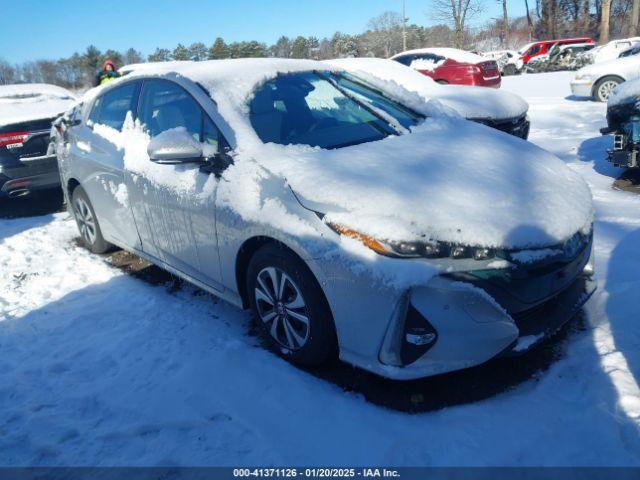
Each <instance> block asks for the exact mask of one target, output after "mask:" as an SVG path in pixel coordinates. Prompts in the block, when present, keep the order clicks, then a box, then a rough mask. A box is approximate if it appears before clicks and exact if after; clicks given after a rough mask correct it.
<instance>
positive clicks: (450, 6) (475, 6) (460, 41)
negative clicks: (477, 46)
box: [432, 0, 482, 48]
mask: <svg viewBox="0 0 640 480" xmlns="http://www.w3.org/2000/svg"><path fill="white" fill-rule="evenodd" d="M432 5H433V10H434V14H433V16H434V17H435V18H436V19H439V20H442V21H446V22H449V23H450V24H451V25H452V26H453V31H454V45H455V47H456V48H463V47H464V44H465V34H466V26H467V21H468V20H469V19H471V18H473V17H474V16H476V15H478V14H479V13H480V12H481V11H482V0H433V3H432Z"/></svg>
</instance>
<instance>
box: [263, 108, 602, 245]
mask: <svg viewBox="0 0 640 480" xmlns="http://www.w3.org/2000/svg"><path fill="white" fill-rule="evenodd" d="M264 147H265V151H264V154H263V155H260V161H261V164H262V165H263V166H265V167H266V168H267V169H268V170H270V171H272V172H273V173H275V174H277V175H280V176H282V177H284V178H286V180H287V182H288V183H289V185H290V186H291V188H292V189H293V191H294V192H295V193H296V195H297V196H298V198H299V199H300V201H301V203H302V204H303V205H304V206H305V207H307V208H310V209H312V210H316V211H320V212H321V213H324V214H325V215H326V217H325V218H326V219H327V221H331V222H336V223H338V224H341V225H343V226H346V227H348V228H352V229H356V230H358V231H360V232H362V233H365V234H368V235H371V236H373V237H376V238H378V239H381V240H396V241H412V240H420V239H423V240H424V239H425V238H426V239H431V240H439V241H446V242H456V243H463V244H467V245H481V246H487V247H502V248H528V247H541V246H547V245H553V244H557V243H559V242H562V241H564V240H566V239H567V238H569V237H570V236H571V235H573V234H574V233H575V232H576V231H579V230H582V231H586V229H588V228H589V227H590V224H591V221H592V216H593V208H592V203H591V194H590V191H589V188H588V186H587V185H586V183H585V182H584V181H583V180H582V178H581V177H580V176H579V175H578V174H576V173H574V172H573V171H571V170H570V169H569V168H568V167H567V166H566V165H565V164H564V163H563V162H562V161H561V160H559V159H558V158H556V157H554V156H553V155H551V154H549V153H548V152H546V151H544V150H542V149H540V148H538V147H536V146H534V145H532V144H531V143H528V142H526V141H523V140H520V139H517V138H515V137H512V136H510V135H507V134H504V133H502V132H497V131H494V130H492V129H490V128H487V127H484V126H482V125H477V124H475V123H473V122H468V121H465V120H462V119H455V118H449V119H447V120H442V119H438V120H437V121H436V120H432V119H428V120H427V121H426V122H425V123H424V124H423V125H421V126H419V127H417V128H416V129H415V131H414V133H411V134H408V135H403V136H399V137H389V138H387V139H385V140H382V141H378V142H371V143H365V144H361V145H357V146H353V147H347V148H342V149H337V150H331V151H327V150H321V149H318V148H315V149H314V148H311V147H302V146H288V147H283V146H278V145H274V144H267V145H265V146H264Z"/></svg>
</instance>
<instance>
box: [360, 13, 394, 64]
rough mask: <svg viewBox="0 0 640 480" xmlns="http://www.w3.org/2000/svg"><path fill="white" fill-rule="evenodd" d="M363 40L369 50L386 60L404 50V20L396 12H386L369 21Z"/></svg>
mask: <svg viewBox="0 0 640 480" xmlns="http://www.w3.org/2000/svg"><path fill="white" fill-rule="evenodd" d="M363 36H364V37H365V38H364V39H363V40H364V42H365V43H366V45H367V49H368V50H370V51H373V52H374V54H376V55H381V56H383V57H385V58H387V57H390V56H391V55H393V54H395V53H398V52H399V51H400V50H402V49H404V45H403V37H402V18H401V17H400V15H398V14H397V13H396V12H384V13H382V14H381V15H378V16H377V17H374V18H372V19H371V20H369V31H367V32H365V34H364V35H363Z"/></svg>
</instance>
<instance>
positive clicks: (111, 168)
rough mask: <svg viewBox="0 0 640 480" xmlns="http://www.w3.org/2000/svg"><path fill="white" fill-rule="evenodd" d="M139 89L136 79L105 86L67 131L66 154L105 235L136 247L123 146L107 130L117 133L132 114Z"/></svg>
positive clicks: (113, 240)
mask: <svg viewBox="0 0 640 480" xmlns="http://www.w3.org/2000/svg"><path fill="white" fill-rule="evenodd" d="M139 91H140V82H138V81H132V82H127V83H125V84H124V85H121V86H118V87H117V88H113V89H110V90H108V91H107V92H105V93H104V94H103V95H101V96H100V97H98V98H97V99H96V100H95V102H94V103H93V106H92V108H91V112H90V114H89V119H88V121H87V122H86V123H82V124H81V125H79V126H77V127H74V128H71V129H69V131H68V132H67V140H68V142H69V143H68V147H67V148H68V149H69V152H68V156H69V157H70V161H72V162H74V171H76V172H79V173H80V176H81V178H79V181H80V183H81V185H82V187H83V188H84V190H85V191H86V192H87V195H88V196H89V199H90V200H91V204H92V205H93V208H94V210H95V212H96V215H97V216H98V221H99V222H100V228H101V229H102V232H103V234H104V235H105V238H106V239H108V240H110V241H112V242H114V243H116V244H118V245H121V246H124V247H128V248H133V249H139V248H140V238H139V236H138V232H137V229H136V226H135V222H134V217H133V213H132V210H131V202H130V199H129V191H128V188H127V185H126V182H125V174H124V150H123V149H122V148H119V146H118V145H117V144H116V143H114V138H113V136H112V135H110V132H111V133H113V132H115V133H116V135H117V133H118V132H119V131H121V129H122V127H123V125H124V122H125V118H126V116H127V115H128V114H129V115H134V114H135V106H136V104H137V99H138V94H139Z"/></svg>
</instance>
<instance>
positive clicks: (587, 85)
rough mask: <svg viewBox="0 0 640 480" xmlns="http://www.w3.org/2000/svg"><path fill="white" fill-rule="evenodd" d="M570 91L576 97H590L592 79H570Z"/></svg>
mask: <svg viewBox="0 0 640 480" xmlns="http://www.w3.org/2000/svg"><path fill="white" fill-rule="evenodd" d="M571 93H572V94H573V95H574V96H576V97H592V96H593V81H592V80H572V81H571Z"/></svg>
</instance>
